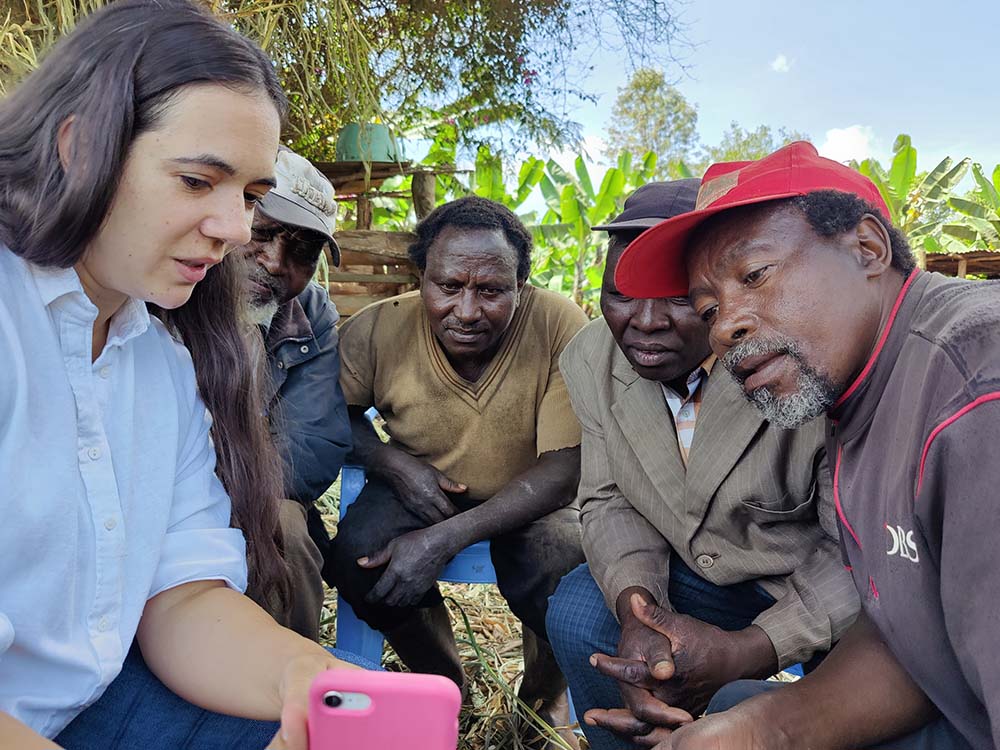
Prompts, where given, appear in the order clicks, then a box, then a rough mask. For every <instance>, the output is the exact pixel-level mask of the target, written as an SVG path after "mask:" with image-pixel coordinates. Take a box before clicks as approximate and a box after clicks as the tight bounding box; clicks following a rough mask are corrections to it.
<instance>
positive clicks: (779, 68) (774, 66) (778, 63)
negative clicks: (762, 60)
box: [771, 54, 792, 73]
mask: <svg viewBox="0 0 1000 750" xmlns="http://www.w3.org/2000/svg"><path fill="white" fill-rule="evenodd" d="M791 69H792V63H791V61H790V60H789V59H788V58H787V57H786V56H785V55H784V54H780V55H778V56H777V57H776V58H774V59H773V60H771V70H773V71H774V72H775V73H787V72H788V71H789V70H791Z"/></svg>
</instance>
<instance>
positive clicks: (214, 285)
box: [152, 252, 290, 607]
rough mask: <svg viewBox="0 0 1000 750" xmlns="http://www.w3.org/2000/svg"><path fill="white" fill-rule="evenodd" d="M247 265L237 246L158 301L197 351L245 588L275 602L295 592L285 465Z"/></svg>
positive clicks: (196, 363)
mask: <svg viewBox="0 0 1000 750" xmlns="http://www.w3.org/2000/svg"><path fill="white" fill-rule="evenodd" d="M247 273H248V270H247V267H246V264H245V262H244V261H243V259H242V258H240V257H239V254H238V253H235V252H234V253H230V254H229V255H228V256H226V260H224V261H223V262H222V263H221V264H219V265H218V266H215V267H214V268H212V269H211V270H210V271H209V272H208V275H207V276H206V277H205V280H204V281H202V282H201V283H199V284H198V285H197V286H195V288H194V292H193V293H192V295H191V299H190V300H188V302H187V303H186V304H184V305H182V306H181V307H178V308H177V309H176V310H163V309H160V308H152V309H153V312H154V313H155V314H156V315H157V317H159V318H160V319H161V320H162V321H163V322H164V323H165V324H166V326H167V328H169V329H170V330H171V332H172V333H174V334H175V335H176V336H178V337H179V338H180V339H181V341H183V342H184V345H185V346H186V347H187V348H188V350H189V351H190V352H191V359H192V360H194V370H195V375H196V376H197V379H198V390H199V392H200V393H201V398H202V400H203V401H204V402H205V406H206V408H207V409H208V411H209V413H211V415H212V442H213V443H215V453H216V461H217V464H216V474H218V476H219V479H221V480H222V484H223V486H224V487H225V488H226V491H227V492H228V493H229V497H230V498H232V502H233V520H232V525H233V526H235V527H236V528H238V529H242V530H243V534H244V536H245V537H246V540H247V564H248V567H249V571H250V581H249V586H248V588H247V594H249V595H250V596H251V597H253V599H254V600H255V601H257V603H258V604H261V605H263V606H265V607H270V606H272V605H274V604H278V603H280V604H281V605H283V604H286V603H287V602H288V600H289V596H290V592H289V587H288V573H287V569H286V567H285V563H284V560H283V558H282V546H283V545H282V539H281V528H280V526H279V525H278V501H279V499H280V498H281V497H283V495H284V482H283V475H282V471H283V465H282V462H281V458H280V456H279V455H278V451H277V449H276V447H275V445H274V442H273V441H272V439H271V433H270V430H269V429H268V422H267V417H266V414H265V406H266V405H265V404H264V403H263V399H262V390H261V388H260V382H261V381H260V377H261V376H260V375H259V374H258V372H257V367H258V364H260V363H261V358H260V356H259V355H258V354H257V353H256V352H254V351H253V350H252V348H251V346H250V341H251V339H250V336H253V335H259V334H257V333H256V331H253V330H249V331H248V330H247V328H246V326H245V324H244V323H243V321H242V316H241V315H240V314H239V313H240V311H242V310H244V309H245V308H244V304H245V300H244V294H245V286H246V276H247ZM264 376H265V377H266V374H265V375H264Z"/></svg>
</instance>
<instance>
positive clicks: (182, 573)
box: [147, 529, 247, 599]
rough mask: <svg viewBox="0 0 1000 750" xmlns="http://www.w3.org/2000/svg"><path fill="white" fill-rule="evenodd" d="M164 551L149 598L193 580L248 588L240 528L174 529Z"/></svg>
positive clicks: (243, 544) (242, 588)
mask: <svg viewBox="0 0 1000 750" xmlns="http://www.w3.org/2000/svg"><path fill="white" fill-rule="evenodd" d="M162 550H163V551H162V553H161V555H160V563H159V565H158V566H157V568H156V574H155V575H154V576H153V582H152V585H151V586H150V590H149V596H148V597H147V598H148V599H152V598H153V597H154V596H156V595H157V594H159V593H161V592H163V591H166V590H167V589H172V588H174V587H175V586H180V585H181V584H183V583H191V582H192V581H216V580H221V581H223V582H225V584H226V585H227V586H229V588H231V589H234V590H235V591H238V592H240V593H241V594H242V593H243V592H244V591H246V589H247V560H246V542H245V541H244V539H243V533H242V532H241V531H240V530H239V529H190V530H186V531H173V532H170V533H168V534H167V535H166V537H164V540H163V548H162Z"/></svg>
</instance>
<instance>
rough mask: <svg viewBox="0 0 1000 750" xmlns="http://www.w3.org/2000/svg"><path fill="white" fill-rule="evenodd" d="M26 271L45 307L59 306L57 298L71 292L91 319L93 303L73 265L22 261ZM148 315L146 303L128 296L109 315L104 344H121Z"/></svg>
mask: <svg viewBox="0 0 1000 750" xmlns="http://www.w3.org/2000/svg"><path fill="white" fill-rule="evenodd" d="M25 264H26V265H27V267H28V270H29V272H30V273H31V275H32V277H33V278H34V279H35V285H36V287H37V288H38V294H39V296H40V297H41V300H42V303H43V304H44V305H45V306H46V307H49V308H52V307H53V305H55V306H57V307H61V306H62V302H61V300H64V298H66V297H67V296H71V297H72V298H73V299H74V300H75V301H76V302H77V304H78V305H79V306H80V307H79V310H80V311H81V312H85V313H86V315H87V317H89V318H91V320H93V319H95V318H96V317H97V307H96V306H95V305H94V303H93V302H91V300H90V298H89V297H88V296H87V293H86V292H85V291H84V289H83V284H82V283H81V281H80V275H79V274H78V273H77V272H76V269H75V268H72V267H70V268H51V267H42V266H39V265H36V264H34V263H30V262H26V263H25ZM149 324H150V318H149V310H148V309H147V308H146V303H145V302H143V301H142V300H138V299H135V298H134V297H129V298H128V299H126V300H125V304H123V305H122V306H121V308H120V309H119V310H118V312H116V313H115V314H114V315H113V316H112V318H111V326H110V329H109V331H108V346H121V345H122V344H124V343H125V342H126V341H128V340H129V339H132V338H135V337H136V336H139V335H141V334H143V333H145V331H146V329H147V328H149Z"/></svg>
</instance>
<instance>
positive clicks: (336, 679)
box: [309, 669, 462, 750]
mask: <svg viewBox="0 0 1000 750" xmlns="http://www.w3.org/2000/svg"><path fill="white" fill-rule="evenodd" d="M331 690H333V691H337V692H339V693H363V694H365V695H367V696H368V697H370V698H371V705H369V706H368V707H367V708H364V709H361V710H356V709H345V708H331V707H330V706H328V705H326V704H325V703H324V701H323V696H324V695H326V694H327V693H328V692H329V691H331ZM461 705H462V696H461V693H460V692H459V689H458V686H457V685H456V684H455V683H454V682H452V681H451V680H449V679H448V678H447V677H442V676H440V675H432V674H410V673H403V672H370V671H363V670H360V669H333V670H329V671H327V672H322V673H320V674H319V675H317V676H316V679H315V680H313V684H312V687H311V688H310V690H309V750H389V749H390V748H414V749H415V750H455V748H456V747H457V746H458V711H459V709H460V708H461Z"/></svg>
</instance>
